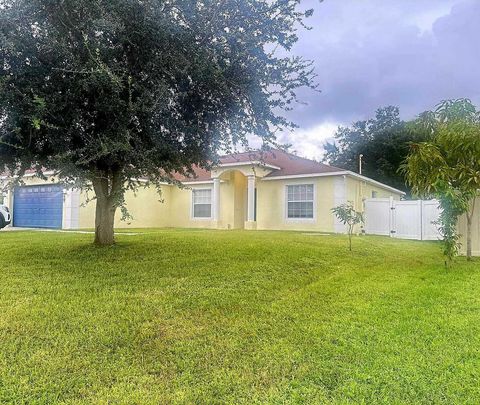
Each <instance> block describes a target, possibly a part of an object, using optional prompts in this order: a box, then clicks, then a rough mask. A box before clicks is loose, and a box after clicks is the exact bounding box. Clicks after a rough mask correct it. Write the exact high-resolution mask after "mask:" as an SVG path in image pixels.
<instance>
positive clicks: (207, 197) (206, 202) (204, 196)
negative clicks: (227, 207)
mask: <svg viewBox="0 0 480 405" xmlns="http://www.w3.org/2000/svg"><path fill="white" fill-rule="evenodd" d="M192 199H193V218H211V217H212V190H211V189H210V188H205V189H194V190H192Z"/></svg>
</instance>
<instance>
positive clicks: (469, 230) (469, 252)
mask: <svg viewBox="0 0 480 405" xmlns="http://www.w3.org/2000/svg"><path fill="white" fill-rule="evenodd" d="M474 211H475V200H473V203H472V209H471V211H470V212H467V260H468V261H470V260H472V220H473V213H474Z"/></svg>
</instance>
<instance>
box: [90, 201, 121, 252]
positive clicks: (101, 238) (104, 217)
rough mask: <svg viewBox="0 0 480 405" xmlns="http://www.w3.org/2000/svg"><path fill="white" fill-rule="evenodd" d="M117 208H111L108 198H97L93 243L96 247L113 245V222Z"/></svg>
mask: <svg viewBox="0 0 480 405" xmlns="http://www.w3.org/2000/svg"><path fill="white" fill-rule="evenodd" d="M116 210H117V208H116V207H115V206H112V204H111V203H110V202H109V201H108V198H99V197H98V196H97V206H96V209H95V241H94V243H95V244H96V245H101V246H108V245H113V244H114V243H115V236H114V227H113V224H114V221H115V211H116Z"/></svg>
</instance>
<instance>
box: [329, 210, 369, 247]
mask: <svg viewBox="0 0 480 405" xmlns="http://www.w3.org/2000/svg"><path fill="white" fill-rule="evenodd" d="M332 212H333V213H334V214H335V216H336V217H337V218H338V220H339V221H340V222H341V223H342V224H344V225H346V226H347V230H348V247H349V249H350V251H352V235H353V231H354V229H355V225H358V224H360V223H363V214H362V213H361V212H358V211H355V208H353V204H352V203H351V202H350V201H349V202H347V203H345V204H341V205H339V206H338V207H335V208H332Z"/></svg>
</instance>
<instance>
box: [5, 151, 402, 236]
mask: <svg viewBox="0 0 480 405" xmlns="http://www.w3.org/2000/svg"><path fill="white" fill-rule="evenodd" d="M51 175H52V176H53V173H51ZM181 180H182V182H183V183H184V184H185V185H186V186H187V187H186V188H179V187H177V186H175V185H169V184H165V185H164V186H163V187H162V195H161V196H159V195H158V193H157V192H156V190H155V188H154V187H146V188H141V189H140V190H139V191H138V192H137V193H136V195H134V194H133V193H131V192H129V193H128V194H127V196H126V204H127V208H128V210H129V212H130V213H131V215H132V216H133V219H132V220H130V221H128V222H123V221H120V220H119V219H117V221H116V226H117V227H120V228H126V227H131V228H145V227H182V228H213V229H272V230H274V229H275V230H309V231H313V230H315V231H321V232H343V231H344V226H343V225H342V224H341V223H339V222H338V221H337V220H336V218H335V216H334V215H333V214H332V212H331V209H332V208H333V207H335V206H338V205H339V204H342V203H344V202H347V201H352V202H353V204H354V206H355V208H356V209H357V210H358V211H362V210H363V200H364V199H365V198H372V197H373V198H375V197H378V198H385V197H392V198H394V199H400V198H401V197H402V195H403V194H404V193H403V192H402V191H400V190H397V189H395V188H392V187H390V186H388V185H385V184H382V183H379V182H377V181H375V180H372V179H369V178H367V177H364V176H361V175H359V174H357V173H353V172H351V171H347V170H342V169H339V168H336V167H332V166H328V165H325V164H322V163H319V162H316V161H313V160H308V159H304V158H301V157H298V156H295V155H292V154H289V153H286V152H283V151H280V150H273V151H270V152H265V153H263V154H262V155H260V154H259V153H252V152H248V153H238V154H234V155H228V156H224V157H223V158H221V159H220V164H219V165H218V166H216V167H215V168H213V169H212V171H211V172H210V171H205V170H200V169H198V170H196V175H195V177H193V178H182V179H181ZM87 199H88V198H87V195H85V193H83V192H80V191H77V190H64V189H63V187H62V186H61V185H59V184H56V182H55V178H54V177H52V179H51V180H49V181H43V180H40V179H37V178H35V177H33V175H27V177H26V178H25V186H22V187H17V188H16V189H15V190H13V191H10V192H8V195H6V198H5V201H4V202H5V204H6V205H8V206H9V208H10V210H11V211H12V215H13V224H12V225H13V226H23V227H50V228H63V229H80V228H93V227H94V212H95V203H94V202H90V203H86V201H87ZM119 216H120V215H118V217H119Z"/></svg>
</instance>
